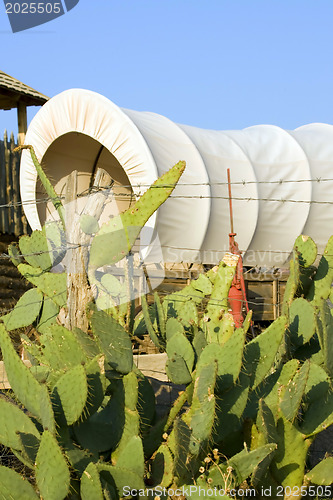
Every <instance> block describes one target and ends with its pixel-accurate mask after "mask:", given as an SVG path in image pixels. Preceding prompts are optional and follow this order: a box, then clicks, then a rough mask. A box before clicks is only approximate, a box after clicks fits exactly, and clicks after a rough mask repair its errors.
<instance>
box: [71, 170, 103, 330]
mask: <svg viewBox="0 0 333 500" xmlns="http://www.w3.org/2000/svg"><path fill="white" fill-rule="evenodd" d="M77 175H78V173H77V171H76V170H75V171H74V172H72V173H71V174H70V175H69V177H68V180H67V186H66V195H65V224H66V241H67V254H66V266H67V316H66V319H65V326H66V328H68V329H69V330H71V329H73V328H75V327H77V328H81V330H84V331H87V330H88V319H87V311H86V308H87V305H88V303H89V302H91V300H92V298H93V295H92V291H91V288H90V286H89V282H88V277H87V263H88V252H89V245H90V240H91V235H90V234H85V233H84V232H83V231H82V229H81V226H80V218H81V217H82V216H83V215H85V214H87V215H91V216H93V217H95V218H96V219H97V220H98V219H99V217H100V215H101V213H102V211H103V207H104V204H105V201H106V197H107V195H108V190H106V189H101V191H99V192H96V193H95V194H94V195H93V196H88V198H87V203H86V205H85V207H84V209H83V210H81V213H80V211H79V209H78V196H77V195H78V193H77ZM111 185H112V179H111V177H110V175H109V174H108V173H107V172H106V171H105V170H103V169H98V170H97V172H96V176H95V181H94V184H93V187H94V188H107V187H111Z"/></svg>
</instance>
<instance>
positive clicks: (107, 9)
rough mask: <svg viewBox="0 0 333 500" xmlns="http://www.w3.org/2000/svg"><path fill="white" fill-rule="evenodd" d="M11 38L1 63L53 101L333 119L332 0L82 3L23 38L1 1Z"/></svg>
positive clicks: (236, 119) (264, 118)
mask: <svg viewBox="0 0 333 500" xmlns="http://www.w3.org/2000/svg"><path fill="white" fill-rule="evenodd" d="M0 41H1V64H0V69H1V70H2V71H5V72H6V73H9V74H10V75H12V76H14V77H16V78H18V79H19V80H22V81H23V82H24V83H26V84H28V85H30V86H31V87H33V88H35V89H37V90H39V91H40V92H42V93H44V94H46V95H48V96H53V95H55V94H57V93H59V92H61V91H62V90H65V89H68V88H72V87H81V88H87V89H91V90H94V91H97V92H100V93H102V94H104V95H105V96H107V97H108V98H110V99H111V100H112V101H114V102H115V103H116V104H118V105H120V106H122V107H127V108H131V109H137V110H148V111H154V112H157V113H161V114H163V115H165V116H167V117H169V118H171V119H172V120H174V121H176V122H178V123H187V124H190V125H196V126H200V127H204V128H212V129H232V128H236V129H238V128H242V127H246V126H250V125H254V124H259V123H271V124H275V125H279V126H281V127H283V128H289V129H291V128H295V127H297V126H300V125H303V124H306V123H310V122H327V123H333V2H332V0H311V1H309V0H206V1H203V0H80V2H79V4H78V5H77V6H76V7H75V8H74V9H73V10H71V11H70V12H68V13H66V14H65V15H64V16H62V17H60V18H58V19H56V20H54V21H51V22H50V23H47V24H44V25H42V26H40V27H38V28H34V29H31V30H28V31H25V32H21V33H16V34H13V33H12V32H11V30H10V25H9V21H8V19H7V16H6V13H5V7H4V4H3V3H2V2H1V4H0ZM31 109H32V110H33V111H34V112H35V111H36V109H37V108H31ZM32 115H33V113H32V112H30V113H29V118H31V116H32ZM5 127H7V128H9V129H13V128H16V119H15V112H8V111H7V112H5V111H0V133H1V135H2V131H3V129H4V128H5Z"/></svg>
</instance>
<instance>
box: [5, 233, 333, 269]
mask: <svg viewBox="0 0 333 500" xmlns="http://www.w3.org/2000/svg"><path fill="white" fill-rule="evenodd" d="M46 239H47V236H46ZM90 245H91V243H89V242H88V243H70V242H68V243H66V244H64V245H60V246H57V247H52V246H51V244H50V247H51V248H49V249H47V250H39V251H38V252H31V253H18V254H16V255H15V256H14V257H15V258H16V259H20V258H25V257H33V256H41V255H45V254H49V255H53V254H56V253H58V254H61V253H64V252H67V251H69V250H76V249H79V248H89V247H90ZM146 248H149V247H146V246H145V247H144V249H146ZM159 248H170V249H173V250H178V251H182V250H186V251H191V252H196V253H197V254H201V253H202V254H205V253H207V254H209V253H216V254H222V253H223V254H225V253H230V252H229V250H226V249H223V248H222V249H221V248H220V249H204V250H202V249H200V248H192V247H179V246H173V245H159ZM141 251H142V250H141ZM248 251H250V252H252V253H273V254H277V255H280V254H285V255H287V256H288V255H292V253H293V249H291V250H272V249H270V248H266V249H261V250H259V249H255V250H249V249H247V250H241V249H240V252H241V253H242V254H245V253H246V252H248ZM138 253H139V252H138ZM322 256H325V257H332V256H333V254H330V253H320V252H318V253H317V257H322ZM12 258H13V257H12V256H11V255H9V254H7V253H5V252H3V253H2V254H0V260H1V259H7V260H8V259H12ZM124 258H125V256H124ZM182 262H186V261H180V262H177V264H181V263H182ZM165 263H167V262H159V263H158V262H156V263H155V264H165ZM191 263H193V264H204V262H199V261H198V262H197V261H195V262H191ZM142 264H144V262H142V263H141V265H142ZM258 264H260V263H258ZM259 267H260V266H259Z"/></svg>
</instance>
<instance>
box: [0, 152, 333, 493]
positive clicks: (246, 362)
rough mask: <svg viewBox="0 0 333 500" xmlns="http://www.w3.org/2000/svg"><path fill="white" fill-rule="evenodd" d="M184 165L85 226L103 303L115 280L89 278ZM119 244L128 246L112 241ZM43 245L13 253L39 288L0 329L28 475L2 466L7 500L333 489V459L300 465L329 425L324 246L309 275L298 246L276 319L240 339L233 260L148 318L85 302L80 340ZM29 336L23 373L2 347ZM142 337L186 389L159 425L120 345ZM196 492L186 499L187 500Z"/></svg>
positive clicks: (0, 412)
mask: <svg viewBox="0 0 333 500" xmlns="http://www.w3.org/2000/svg"><path fill="white" fill-rule="evenodd" d="M36 162H37V160H36V158H34V163H35V165H36V168H37V170H38V172H39V175H41V177H42V180H43V179H44V182H45V183H46V184H47V180H46V179H45V177H43V175H44V176H45V174H43V172H41V171H40V170H41V168H40V165H39V164H38V162H37V163H36ZM183 168H184V165H183V164H182V163H180V164H178V165H177V166H176V167H174V169H171V171H170V172H168V173H167V174H165V177H164V178H162V180H161V179H160V180H159V181H157V182H156V183H155V185H154V186H153V188H152V189H151V190H148V191H147V193H146V195H144V197H143V198H142V199H141V200H139V201H138V202H137V204H136V205H134V207H131V209H130V210H129V211H127V212H125V213H124V214H122V215H121V216H119V217H118V218H115V219H113V220H112V221H110V222H109V223H108V224H107V225H106V226H104V227H102V228H101V229H98V228H97V226H94V224H93V222H94V221H85V226H84V227H85V228H86V230H87V232H88V233H89V232H90V233H92V234H94V233H95V231H97V234H96V236H95V237H93V238H96V239H93V244H92V249H93V252H92V255H91V258H90V266H91V270H92V274H91V276H92V279H93V280H95V281H98V282H99V284H100V286H101V287H102V288H103V291H104V293H105V294H107V295H109V296H111V298H112V297H116V296H117V295H119V294H122V293H123V288H122V285H121V284H119V283H118V282H116V281H115V279H116V278H114V277H109V278H106V277H104V278H102V279H99V277H98V275H97V274H96V272H95V271H96V269H97V268H98V267H99V266H101V265H103V264H104V263H110V262H111V263H114V262H116V261H117V260H119V259H120V258H121V257H122V256H123V255H125V254H127V253H128V251H129V250H130V248H131V245H132V244H133V242H134V240H135V238H136V236H137V234H138V228H140V227H142V225H143V224H144V223H145V221H146V220H147V218H149V215H150V214H151V212H152V211H154V210H155V209H156V208H157V207H158V206H159V205H160V204H161V203H162V202H163V201H164V200H165V199H166V198H167V196H168V195H169V194H170V193H171V191H172V189H173V187H174V185H175V183H176V182H177V179H178V178H179V176H180V174H181V172H182V170H183ZM47 188H48V189H49V192H50V196H51V197H53V198H54V202H55V204H56V206H57V208H58V210H60V214H62V207H61V206H60V205H59V204H58V201H57V199H56V198H55V193H54V191H52V189H51V187H50V186H49V185H47ZM118 231H121V232H122V233H123V234H124V235H125V239H122V238H120V239H118V238H114V236H115V235H117V234H118ZM51 233H52V236H48V233H47V231H46V232H45V231H44V230H43V231H41V232H37V233H33V235H32V236H31V237H30V238H25V239H24V240H22V241H21V242H20V245H19V248H20V250H21V252H22V253H27V257H28V256H29V257H28V258H27V263H24V262H23V257H22V255H20V252H19V251H18V249H17V247H15V248H14V247H12V248H11V255H12V259H13V261H14V262H15V263H16V265H18V268H19V270H20V271H21V272H22V274H23V275H24V276H25V277H26V278H27V279H29V280H30V282H31V283H32V284H33V285H34V286H35V287H36V288H35V289H32V290H30V291H29V292H27V293H26V294H25V295H24V296H23V297H22V299H21V300H20V301H19V303H18V304H17V306H16V307H15V308H14V309H13V311H12V312H10V313H9V314H8V315H6V316H4V317H3V318H1V324H0V346H1V350H2V355H3V359H4V362H5V366H6V371H7V375H8V379H9V381H10V383H11V385H12V389H13V392H14V394H15V401H14V400H12V399H8V398H7V399H6V398H5V397H3V396H2V395H0V444H2V445H3V446H6V447H9V448H11V450H12V451H13V453H14V454H15V456H16V457H17V459H18V460H20V461H21V462H22V464H24V466H25V467H26V468H28V469H29V471H30V472H29V477H28V478H25V479H24V478H23V477H21V476H20V475H19V474H18V473H17V472H15V471H13V470H11V469H10V468H8V467H3V466H1V467H0V493H1V494H2V496H3V497H4V498H5V499H7V498H8V499H13V500H21V498H27V499H30V498H31V499H36V498H40V499H42V498H44V499H47V500H53V499H54V500H63V499H65V498H73V499H74V498H82V499H90V498H92V499H94V498H96V499H101V500H102V499H110V498H112V499H113V500H118V499H120V498H123V497H124V496H127V493H128V491H131V490H145V488H147V487H153V488H155V489H156V491H159V490H158V488H159V487H165V488H169V487H170V488H180V487H184V488H185V490H186V489H187V488H188V487H190V486H192V487H194V486H195V487H200V488H202V491H206V492H207V495H208V496H212V495H211V494H210V493H211V491H212V488H217V489H220V490H222V489H223V494H222V492H220V493H219V497H221V498H230V496H231V494H232V493H231V492H232V491H234V490H235V491H236V492H237V489H239V488H242V491H244V489H248V490H251V489H252V490H253V491H254V490H256V492H257V496H258V497H260V493H261V492H262V491H264V490H266V491H270V495H271V497H272V498H275V497H276V498H277V497H278V496H280V492H281V491H282V495H283V496H284V499H285V500H287V499H288V498H291V495H292V498H293V499H297V498H299V499H300V498H301V497H304V492H309V494H310V493H311V491H318V492H319V491H321V490H319V489H317V490H316V485H317V486H321V487H323V486H328V485H329V484H331V483H332V481H333V477H332V473H331V469H332V459H331V457H328V458H326V459H325V460H323V461H322V462H320V463H319V464H318V465H316V466H315V467H314V468H312V469H311V470H309V468H308V466H307V458H308V455H309V449H310V446H311V443H312V442H313V440H314V439H315V437H316V436H317V435H318V434H319V433H320V432H322V431H323V430H324V429H326V428H327V427H328V426H330V425H331V424H333V396H332V394H333V393H332V374H333V366H332V353H333V340H332V339H333V336H332V331H333V317H332V314H331V310H330V308H329V307H328V305H327V298H328V297H329V296H330V294H331V296H332V292H331V284H332V279H333V260H332V255H333V252H332V248H331V247H332V245H333V243H332V241H331V239H332V238H331V239H330V240H329V242H328V245H327V247H326V250H325V253H324V256H323V257H322V258H321V260H320V262H319V265H318V267H315V265H314V263H315V259H316V253H317V250H316V246H315V244H314V242H313V241H312V240H311V239H310V238H308V237H305V236H301V237H299V238H298V239H297V240H296V243H295V247H294V255H293V259H292V261H291V272H290V277H289V281H288V284H287V287H286V293H285V297H284V303H283V315H281V316H280V317H279V318H277V319H276V320H275V321H274V322H273V323H272V324H271V325H270V326H269V327H268V328H267V329H266V330H265V331H264V332H263V333H262V334H261V335H260V336H258V337H257V338H255V339H252V340H251V341H247V336H246V334H247V329H248V326H249V324H250V321H251V315H249V316H248V317H247V319H246V321H245V322H244V325H243V328H236V327H235V325H234V322H233V320H232V317H231V316H230V314H229V312H228V300H227V298H228V292H229V287H230V284H231V282H232V279H233V276H234V272H235V266H236V263H237V262H236V260H235V261H232V259H230V258H229V259H226V260H225V261H224V262H221V263H220V265H219V266H217V267H216V268H214V269H212V270H210V271H209V272H208V273H205V274H203V275H201V276H200V277H199V278H198V279H197V280H194V281H192V282H191V283H190V284H189V285H188V286H187V287H185V288H184V289H183V290H182V291H181V293H173V294H171V295H168V296H166V297H164V298H163V299H161V298H160V297H159V296H158V295H157V294H155V296H154V299H155V302H154V304H152V305H149V306H148V304H147V303H146V301H145V299H143V302H142V304H143V312H142V315H141V316H140V317H139V318H138V319H137V320H136V322H135V323H134V322H133V317H132V311H131V304H129V305H128V304H125V306H124V305H122V306H121V307H120V306H117V305H116V304H113V303H112V302H111V301H110V307H109V308H108V309H107V310H105V311H100V310H98V307H96V304H91V306H90V307H89V311H88V320H89V329H88V331H82V330H79V329H78V328H76V329H73V331H70V330H68V329H66V328H65V327H64V326H63V325H61V324H59V317H58V313H59V311H60V310H61V308H64V306H66V275H65V274H58V275H57V274H55V273H52V272H50V266H52V265H54V262H56V261H57V259H58V258H59V254H57V252H56V250H55V249H56V247H57V246H58V245H59V248H60V247H61V246H62V240H61V238H62V237H61V235H60V233H59V232H58V230H57V228H55V227H54V228H52V230H51ZM51 233H49V234H51ZM50 241H51V242H52V241H53V242H57V243H54V244H50ZM47 248H48V249H50V250H49V252H50V255H49V256H48V255H46V254H47V252H46V249H47ZM113 278H114V279H113ZM128 285H130V283H127V288H128ZM180 299H181V300H180ZM27 323H33V325H34V326H35V328H36V332H37V333H36V335H35V340H32V339H31V338H29V337H28V336H27V335H24V334H22V341H23V343H24V346H25V349H26V352H27V353H28V354H29V357H30V360H31V364H32V366H31V367H30V368H29V367H28V366H27V365H26V364H25V363H23V361H22V360H21V359H20V357H19V355H18V354H17V353H16V352H15V349H14V346H13V344H12V341H11V338H10V332H11V331H12V330H14V329H15V330H16V329H17V328H24V327H25V326H26V325H27ZM144 327H145V328H146V330H147V331H148V333H149V334H150V336H151V338H152V340H153V342H154V343H155V344H156V346H157V347H158V349H159V350H160V351H162V352H163V351H165V352H166V356H167V361H166V373H167V374H168V376H169V379H170V380H171V381H172V382H173V383H175V384H181V385H183V389H184V390H183V391H180V393H179V395H178V397H177V399H176V400H175V401H174V402H173V403H172V404H170V407H169V409H168V410H167V412H166V414H165V415H160V414H159V413H158V412H157V411H155V396H154V391H153V389H152V387H151V385H150V382H149V380H148V379H147V378H146V377H145V376H144V375H143V374H142V373H141V372H140V370H139V369H138V368H136V366H135V365H134V363H133V353H132V344H131V336H132V335H136V334H137V333H138V332H139V331H142V328H144ZM310 486H312V487H314V489H312V490H310ZM186 491H187V490H186ZM290 492H292V493H290ZM192 493H193V491H192ZM195 495H196V494H195V493H194V494H189V495H188V494H187V493H184V496H185V497H186V498H188V499H190V498H192V497H193V496H195ZM197 496H198V495H197ZM233 496H235V495H233ZM243 496H244V495H243ZM251 496H254V495H253V493H251Z"/></svg>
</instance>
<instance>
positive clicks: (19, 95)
mask: <svg viewBox="0 0 333 500" xmlns="http://www.w3.org/2000/svg"><path fill="white" fill-rule="evenodd" d="M48 99H49V98H48V97H47V96H46V95H44V94H41V93H40V92H38V91H37V90H35V89H33V88H31V87H28V85H25V84H24V83H22V82H20V81H19V80H17V79H16V78H13V77H12V76H10V75H7V74H6V73H4V72H3V71H0V109H12V108H16V107H17V104H18V102H19V101H20V102H21V103H24V104H25V105H26V106H42V105H43V104H44V103H45V102H46V101H48Z"/></svg>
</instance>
